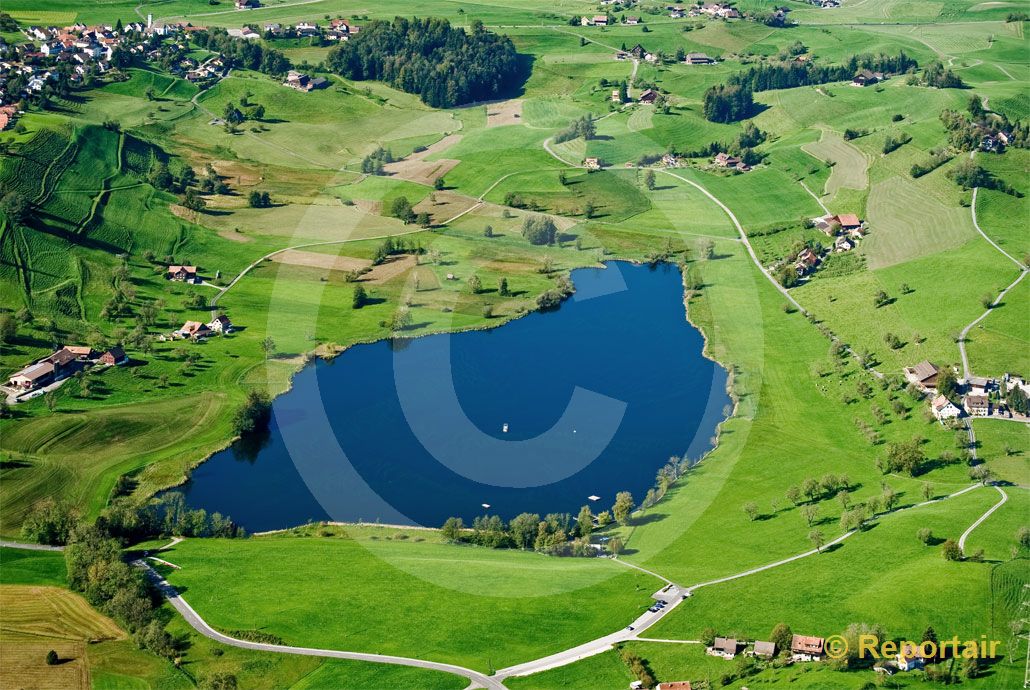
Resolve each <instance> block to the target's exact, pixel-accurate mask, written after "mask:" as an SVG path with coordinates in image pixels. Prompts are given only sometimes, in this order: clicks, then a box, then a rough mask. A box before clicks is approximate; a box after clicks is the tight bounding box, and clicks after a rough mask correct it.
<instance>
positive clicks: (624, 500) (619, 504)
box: [612, 491, 633, 526]
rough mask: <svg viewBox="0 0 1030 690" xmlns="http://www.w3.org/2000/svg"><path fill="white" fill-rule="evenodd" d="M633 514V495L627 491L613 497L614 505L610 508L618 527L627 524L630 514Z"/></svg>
mask: <svg viewBox="0 0 1030 690" xmlns="http://www.w3.org/2000/svg"><path fill="white" fill-rule="evenodd" d="M632 512H633V495H632V494H631V493H630V492H628V491H620V492H619V493H617V494H616V495H615V504H614V505H613V506H612V515H614V516H615V520H616V522H618V523H619V524H620V525H623V526H625V525H628V524H629V516H630V513H632Z"/></svg>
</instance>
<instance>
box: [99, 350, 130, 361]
mask: <svg viewBox="0 0 1030 690" xmlns="http://www.w3.org/2000/svg"><path fill="white" fill-rule="evenodd" d="M100 363H101V364H107V365H109V366H120V365H122V364H128V363H129V356H128V355H127V354H125V350H123V349H122V348H120V347H118V346H117V345H115V346H114V347H112V348H111V349H109V350H108V351H107V352H105V353H104V354H102V355H100Z"/></svg>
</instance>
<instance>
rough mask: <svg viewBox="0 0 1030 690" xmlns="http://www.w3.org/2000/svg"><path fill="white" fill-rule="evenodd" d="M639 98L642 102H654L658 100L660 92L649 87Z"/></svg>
mask: <svg viewBox="0 0 1030 690" xmlns="http://www.w3.org/2000/svg"><path fill="white" fill-rule="evenodd" d="M637 100H638V101H640V102H641V103H654V102H655V101H656V100H658V92H657V91H654V90H652V89H647V90H646V91H644V92H643V93H642V94H640V97H639V98H638V99H637Z"/></svg>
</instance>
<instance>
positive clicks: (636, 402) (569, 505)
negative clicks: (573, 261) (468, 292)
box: [181, 262, 730, 531]
mask: <svg viewBox="0 0 1030 690" xmlns="http://www.w3.org/2000/svg"><path fill="white" fill-rule="evenodd" d="M572 278H573V281H574V282H575V285H576V289H577V291H576V295H575V296H574V297H573V298H571V299H569V300H567V301H566V302H565V303H563V304H562V306H561V308H560V309H559V310H557V311H553V312H546V313H534V314H531V315H529V316H526V317H524V318H522V319H518V320H516V321H513V322H511V323H509V324H507V325H505V326H503V327H501V328H496V329H492V330H485V331H472V332H466V333H459V334H454V335H434V336H429V337H425V338H419V339H414V340H405V341H394V342H389V341H382V342H378V343H373V344H368V345H359V346H355V347H353V348H351V349H350V350H348V351H346V352H344V353H343V354H341V355H340V356H339V357H337V358H336V359H335V360H333V361H328V362H327V361H322V360H318V361H316V362H314V363H313V364H311V365H310V366H308V367H305V368H304V369H303V370H302V371H301V372H300V373H298V374H297V376H296V377H295V379H294V382H293V389H292V390H291V391H290V392H288V393H286V394H285V395H283V396H280V397H279V398H278V399H276V401H275V403H274V405H273V412H274V414H273V420H272V424H271V425H270V429H269V431H268V432H267V433H266V434H262V435H261V436H260V437H258V438H251V439H246V440H244V441H241V442H238V443H236V444H234V445H233V446H232V447H230V448H228V449H226V450H225V451H222V452H220V453H217V454H215V455H214V456H213V457H212V458H211V459H210V460H208V461H207V462H205V463H204V464H202V465H200V466H199V467H198V468H197V469H196V470H195V471H194V472H193V477H192V480H191V481H190V482H189V483H188V484H187V485H185V486H184V487H182V489H181V490H182V491H183V492H184V493H185V494H186V500H187V503H189V505H191V506H193V507H198V508H205V509H207V510H208V511H209V512H211V511H219V512H221V513H223V514H225V515H229V516H231V517H232V518H233V519H235V520H236V521H237V522H238V523H240V524H242V525H243V526H244V527H245V528H247V529H248V530H250V531H262V530H269V529H277V528H282V527H289V526H293V525H298V524H302V523H304V522H306V521H308V520H340V521H357V520H363V521H366V522H374V521H376V520H379V521H381V522H384V523H393V524H421V525H428V526H439V525H440V524H442V523H443V521H444V520H446V519H447V518H448V517H449V516H452V515H457V516H461V517H463V518H464V519H465V520H466V522H469V521H471V519H472V518H473V517H475V516H476V515H482V514H484V513H490V514H498V515H500V516H501V517H503V518H505V519H510V518H511V517H514V516H515V515H517V514H518V513H521V512H527V511H528V512H534V513H539V514H541V515H543V514H546V513H550V512H571V513H573V514H575V513H576V512H577V511H578V510H579V508H580V507H581V506H583V505H585V504H590V505H591V507H592V508H593V509H594V512H598V511H600V510H603V509H608V508H610V507H611V504H612V502H613V500H614V497H615V493H616V492H618V491H622V490H627V491H630V492H632V494H633V496H634V498H635V499H637V500H638V501H639V500H640V499H641V498H643V496H644V494H645V493H646V492H647V489H648V488H650V487H651V486H652V485H653V483H654V480H655V475H656V472H657V471H658V469H659V468H660V467H661V466H662V465H664V464H665V462H666V461H667V460H668V458H669V457H670V456H672V455H677V456H683V455H686V456H688V457H690V458H693V459H696V458H699V457H700V456H701V455H703V454H704V453H705V452H706V451H707V450H708V449H709V448H710V447H711V438H712V436H713V435H714V433H715V430H716V427H717V425H718V423H719V422H720V421H721V420H722V419H723V418H724V416H725V414H726V408H727V406H728V405H729V404H730V399H729V397H728V395H727V394H726V372H725V371H724V370H723V369H722V368H721V367H719V366H717V365H715V364H714V363H713V362H711V361H710V360H708V359H705V358H704V357H703V356H702V354H701V352H702V348H703V340H702V337H701V335H700V333H699V332H698V331H697V330H696V329H695V328H694V327H693V326H691V325H690V323H688V322H687V321H686V318H685V310H684V303H683V287H682V282H681V278H680V273H679V270H678V269H677V268H676V267H674V266H670V265H661V266H658V267H656V268H650V267H647V266H634V265H631V264H627V263H623V262H611V263H609V264H608V267H607V268H605V269H579V270H576V271H574V272H573V274H572ZM348 306H349V305H348ZM505 425H507V426H505ZM505 428H507V431H505ZM594 496H596V497H597V500H595V501H592V500H591V497H594ZM483 504H488V505H489V506H490V507H489V508H484V507H483Z"/></svg>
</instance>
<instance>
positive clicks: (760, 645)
mask: <svg viewBox="0 0 1030 690" xmlns="http://www.w3.org/2000/svg"><path fill="white" fill-rule="evenodd" d="M755 656H760V657H763V658H765V659H772V658H773V657H774V656H776V643H775V642H763V641H762V640H756V641H755Z"/></svg>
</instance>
